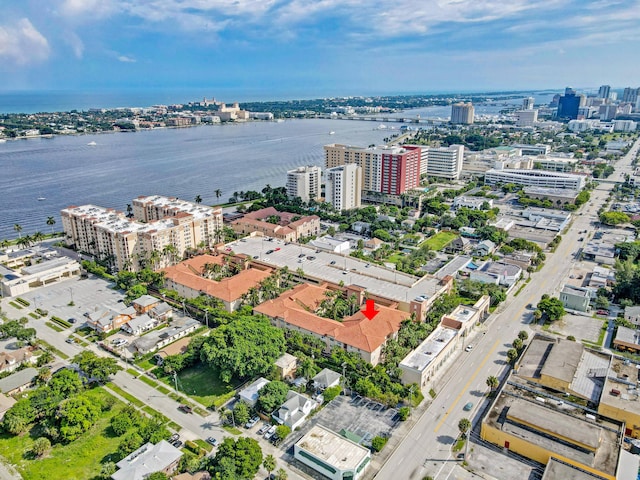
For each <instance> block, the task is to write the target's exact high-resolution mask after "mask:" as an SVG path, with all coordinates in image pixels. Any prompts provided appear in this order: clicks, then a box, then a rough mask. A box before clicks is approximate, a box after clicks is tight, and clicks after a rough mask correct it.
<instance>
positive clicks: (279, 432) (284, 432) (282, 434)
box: [276, 425, 291, 440]
mask: <svg viewBox="0 0 640 480" xmlns="http://www.w3.org/2000/svg"><path fill="white" fill-rule="evenodd" d="M290 433H291V428H289V427H288V426H286V425H278V426H277V427H276V436H277V437H278V439H280V440H284V439H285V438H287V437H288V436H289V434H290Z"/></svg>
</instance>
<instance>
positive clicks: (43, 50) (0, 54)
mask: <svg viewBox="0 0 640 480" xmlns="http://www.w3.org/2000/svg"><path fill="white" fill-rule="evenodd" d="M50 52H51V49H50V48H49V42H48V41H47V39H46V38H45V37H44V36H43V35H42V34H41V33H40V32H39V31H38V30H37V29H36V28H35V27H34V26H33V24H32V23H31V22H30V21H29V19H28V18H23V19H21V20H18V22H17V23H16V24H14V25H4V26H1V25H0V59H5V61H7V62H10V63H13V64H16V65H20V66H22V65H29V64H35V63H40V62H43V61H45V60H47V59H48V58H49V54H50Z"/></svg>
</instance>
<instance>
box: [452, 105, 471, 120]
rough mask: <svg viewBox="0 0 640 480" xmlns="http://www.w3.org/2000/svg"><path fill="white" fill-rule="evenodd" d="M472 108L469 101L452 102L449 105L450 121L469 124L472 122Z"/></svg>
mask: <svg viewBox="0 0 640 480" xmlns="http://www.w3.org/2000/svg"><path fill="white" fill-rule="evenodd" d="M473 113H474V108H473V104H472V103H471V102H469V103H464V102H459V103H454V104H453V105H451V123H453V124H462V125H471V124H472V123H473Z"/></svg>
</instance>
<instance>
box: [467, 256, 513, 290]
mask: <svg viewBox="0 0 640 480" xmlns="http://www.w3.org/2000/svg"><path fill="white" fill-rule="evenodd" d="M521 276H522V269H521V268H520V267H519V266H517V265H512V264H510V263H503V262H486V263H485V264H484V265H482V266H481V267H480V268H479V269H477V270H475V271H472V272H471V273H470V275H469V278H470V279H471V280H476V281H479V282H483V283H497V284H498V285H505V286H507V287H510V286H511V285H513V284H514V283H516V282H517V281H518V280H519V279H520V277H521ZM492 279H493V280H492ZM494 280H495V281H494Z"/></svg>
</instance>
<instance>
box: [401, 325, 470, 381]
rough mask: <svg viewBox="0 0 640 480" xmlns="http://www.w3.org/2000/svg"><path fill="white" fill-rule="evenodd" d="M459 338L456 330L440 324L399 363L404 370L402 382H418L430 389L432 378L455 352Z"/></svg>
mask: <svg viewBox="0 0 640 480" xmlns="http://www.w3.org/2000/svg"><path fill="white" fill-rule="evenodd" d="M458 340H459V338H458V332H457V331H456V330H453V329H451V328H447V327H443V326H441V325H438V326H437V327H436V328H435V330H434V331H433V332H431V334H430V335H429V336H428V337H427V338H426V339H425V340H424V341H423V342H422V343H421V344H420V345H419V346H418V348H416V349H415V350H412V351H411V353H409V354H408V355H407V356H406V357H405V358H403V359H402V361H401V362H400V364H399V365H398V366H399V367H400V370H401V372H402V374H401V376H400V379H401V380H402V383H404V384H405V385H409V384H411V383H416V384H418V385H419V386H420V388H421V389H422V388H427V389H428V388H429V386H430V382H431V380H432V379H433V378H434V377H435V375H436V374H437V373H438V371H439V370H440V368H441V367H442V366H443V365H444V363H445V362H446V361H447V359H448V358H449V357H450V356H451V355H452V354H453V353H454V352H455V350H456V345H457V344H458Z"/></svg>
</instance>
